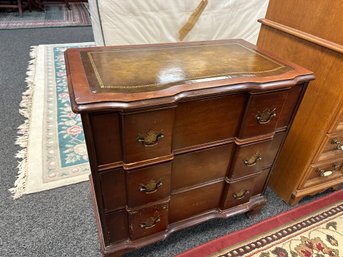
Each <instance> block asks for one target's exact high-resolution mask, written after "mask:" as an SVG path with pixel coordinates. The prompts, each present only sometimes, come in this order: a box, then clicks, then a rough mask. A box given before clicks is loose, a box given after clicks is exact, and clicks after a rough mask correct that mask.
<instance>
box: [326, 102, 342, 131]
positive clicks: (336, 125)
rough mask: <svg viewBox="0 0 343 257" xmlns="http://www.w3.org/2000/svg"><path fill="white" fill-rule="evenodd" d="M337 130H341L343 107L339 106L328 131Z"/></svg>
mask: <svg viewBox="0 0 343 257" xmlns="http://www.w3.org/2000/svg"><path fill="white" fill-rule="evenodd" d="M338 131H343V108H341V110H340V111H339V113H338V115H337V117H336V119H335V121H334V123H333V125H332V127H331V128H330V129H329V132H330V133H333V132H338Z"/></svg>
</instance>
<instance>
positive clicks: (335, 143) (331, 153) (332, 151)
mask: <svg viewBox="0 0 343 257" xmlns="http://www.w3.org/2000/svg"><path fill="white" fill-rule="evenodd" d="M342 154H343V133H340V134H333V135H332V134H330V135H327V136H326V139H325V143H324V148H323V150H322V151H321V153H320V155H319V158H318V161H323V160H328V159H332V158H337V157H339V156H342Z"/></svg>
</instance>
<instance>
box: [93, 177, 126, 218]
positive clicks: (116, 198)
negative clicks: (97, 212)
mask: <svg viewBox="0 0 343 257" xmlns="http://www.w3.org/2000/svg"><path fill="white" fill-rule="evenodd" d="M99 176H100V183H101V190H102V199H103V204H104V210H105V212H108V211H111V210H116V209H120V208H124V207H125V206H126V187H125V174H124V171H123V170H111V171H106V172H103V173H101V174H100V175H99Z"/></svg>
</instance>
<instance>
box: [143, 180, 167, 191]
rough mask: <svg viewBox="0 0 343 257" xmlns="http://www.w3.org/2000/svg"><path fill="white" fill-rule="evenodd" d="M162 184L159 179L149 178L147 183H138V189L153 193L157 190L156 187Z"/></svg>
mask: <svg viewBox="0 0 343 257" xmlns="http://www.w3.org/2000/svg"><path fill="white" fill-rule="evenodd" d="M162 185H163V183H162V181H161V180H158V181H155V180H150V181H149V182H148V183H147V184H145V185H144V184H140V185H139V191H140V192H144V193H145V194H153V193H155V192H157V190H158V188H159V187H161V186H162Z"/></svg>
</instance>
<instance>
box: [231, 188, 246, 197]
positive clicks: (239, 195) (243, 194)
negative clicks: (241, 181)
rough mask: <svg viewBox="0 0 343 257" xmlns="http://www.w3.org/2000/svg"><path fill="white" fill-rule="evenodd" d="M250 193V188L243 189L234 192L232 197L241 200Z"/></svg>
mask: <svg viewBox="0 0 343 257" xmlns="http://www.w3.org/2000/svg"><path fill="white" fill-rule="evenodd" d="M249 193H250V192H249V190H246V189H241V191H239V192H237V193H233V194H232V197H233V198H235V199H236V200H241V199H243V198H244V197H246V196H247V195H248V194H249Z"/></svg>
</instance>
